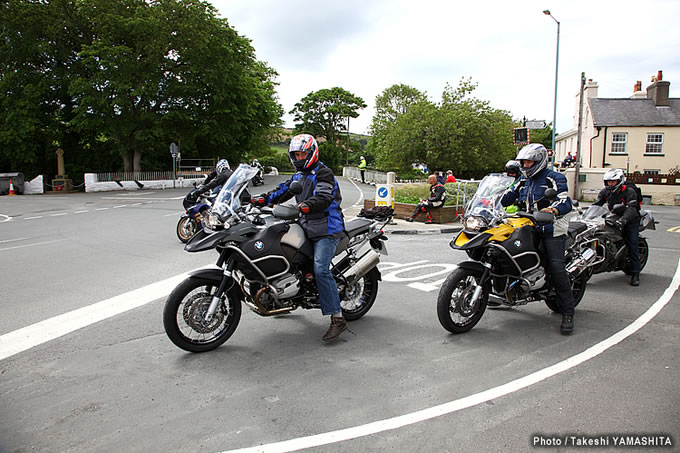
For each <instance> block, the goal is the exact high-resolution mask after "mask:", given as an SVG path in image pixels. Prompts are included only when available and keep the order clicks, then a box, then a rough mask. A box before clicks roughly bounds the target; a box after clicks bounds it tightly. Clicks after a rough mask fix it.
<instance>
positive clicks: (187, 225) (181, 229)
mask: <svg viewBox="0 0 680 453" xmlns="http://www.w3.org/2000/svg"><path fill="white" fill-rule="evenodd" d="M196 231H198V224H197V223H196V220H195V219H192V218H191V217H182V218H181V219H179V222H177V238H178V239H179V240H180V241H181V242H182V243H184V244H186V243H187V242H189V239H191V238H192V237H194V234H196Z"/></svg>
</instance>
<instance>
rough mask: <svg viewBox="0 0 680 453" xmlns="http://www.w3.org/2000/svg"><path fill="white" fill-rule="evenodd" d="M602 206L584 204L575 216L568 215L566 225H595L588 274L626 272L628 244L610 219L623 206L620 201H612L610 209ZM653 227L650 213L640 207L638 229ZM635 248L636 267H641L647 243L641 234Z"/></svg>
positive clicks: (645, 261) (654, 227)
mask: <svg viewBox="0 0 680 453" xmlns="http://www.w3.org/2000/svg"><path fill="white" fill-rule="evenodd" d="M605 206H606V205H605ZM605 206H596V205H592V206H590V207H588V208H587V209H586V210H584V211H583V213H582V214H580V215H579V216H578V217H577V218H575V219H572V221H571V222H570V228H571V224H574V225H582V224H586V225H589V226H595V227H596V229H597V231H596V233H595V235H594V238H593V239H594V241H595V245H596V247H595V251H596V253H597V258H596V260H595V261H594V262H593V263H592V264H591V268H590V273H591V274H599V273H602V272H613V271H620V270H622V271H623V272H624V273H626V274H630V273H631V272H630V270H629V269H630V260H629V259H628V246H627V245H626V242H625V241H624V240H623V236H622V232H621V230H620V229H619V228H617V227H616V226H615V223H614V222H615V221H616V220H617V219H618V218H619V217H620V216H621V214H623V211H624V210H625V206H624V205H622V204H620V205H616V206H614V209H613V210H612V212H610V211H609V209H608V208H607V207H605ZM655 229H656V226H655V221H654V218H653V216H652V213H651V212H650V211H647V210H642V211H640V232H642V231H644V230H655ZM638 248H639V250H640V270H642V269H644V267H645V265H646V264H647V259H648V258H649V245H648V244H647V239H646V238H645V237H644V236H642V235H640V236H639V237H638Z"/></svg>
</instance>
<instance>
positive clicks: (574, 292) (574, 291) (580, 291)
mask: <svg viewBox="0 0 680 453" xmlns="http://www.w3.org/2000/svg"><path fill="white" fill-rule="evenodd" d="M591 276H592V272H588V271H587V270H586V271H583V272H581V274H580V275H579V276H578V277H576V278H575V279H574V281H573V282H572V283H571V297H572V298H573V299H574V308H576V306H577V305H578V304H579V303H580V302H581V299H583V295H584V294H585V293H586V284H587V283H588V280H590V277H591ZM545 304H546V305H547V306H548V308H549V309H551V310H552V311H553V312H555V313H560V312H561V310H560V306H559V303H558V302H557V295H554V296H552V297H549V298H547V299H546V301H545Z"/></svg>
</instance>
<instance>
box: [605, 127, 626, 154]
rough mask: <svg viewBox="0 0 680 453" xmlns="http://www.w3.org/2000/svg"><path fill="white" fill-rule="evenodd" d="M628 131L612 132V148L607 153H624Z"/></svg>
mask: <svg viewBox="0 0 680 453" xmlns="http://www.w3.org/2000/svg"><path fill="white" fill-rule="evenodd" d="M627 142H628V132H615V133H613V134H612V149H611V151H610V152H609V154H626V152H627V150H626V143H627Z"/></svg>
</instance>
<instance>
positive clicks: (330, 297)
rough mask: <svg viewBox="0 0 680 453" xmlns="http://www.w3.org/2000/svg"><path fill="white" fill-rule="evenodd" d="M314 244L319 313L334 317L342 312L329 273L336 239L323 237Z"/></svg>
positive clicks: (338, 296)
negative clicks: (319, 304)
mask: <svg viewBox="0 0 680 453" xmlns="http://www.w3.org/2000/svg"><path fill="white" fill-rule="evenodd" d="M313 242H314V277H315V278H316V287H317V289H318V290H319V302H320V303H321V313H323V314H324V315H334V314H336V313H339V312H341V311H342V308H341V307H340V295H339V294H338V285H337V284H336V283H335V278H333V273H332V272H331V260H332V259H333V256H335V250H336V249H337V248H338V242H339V240H338V239H334V238H331V237H325V238H321V239H318V240H316V241H313Z"/></svg>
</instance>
